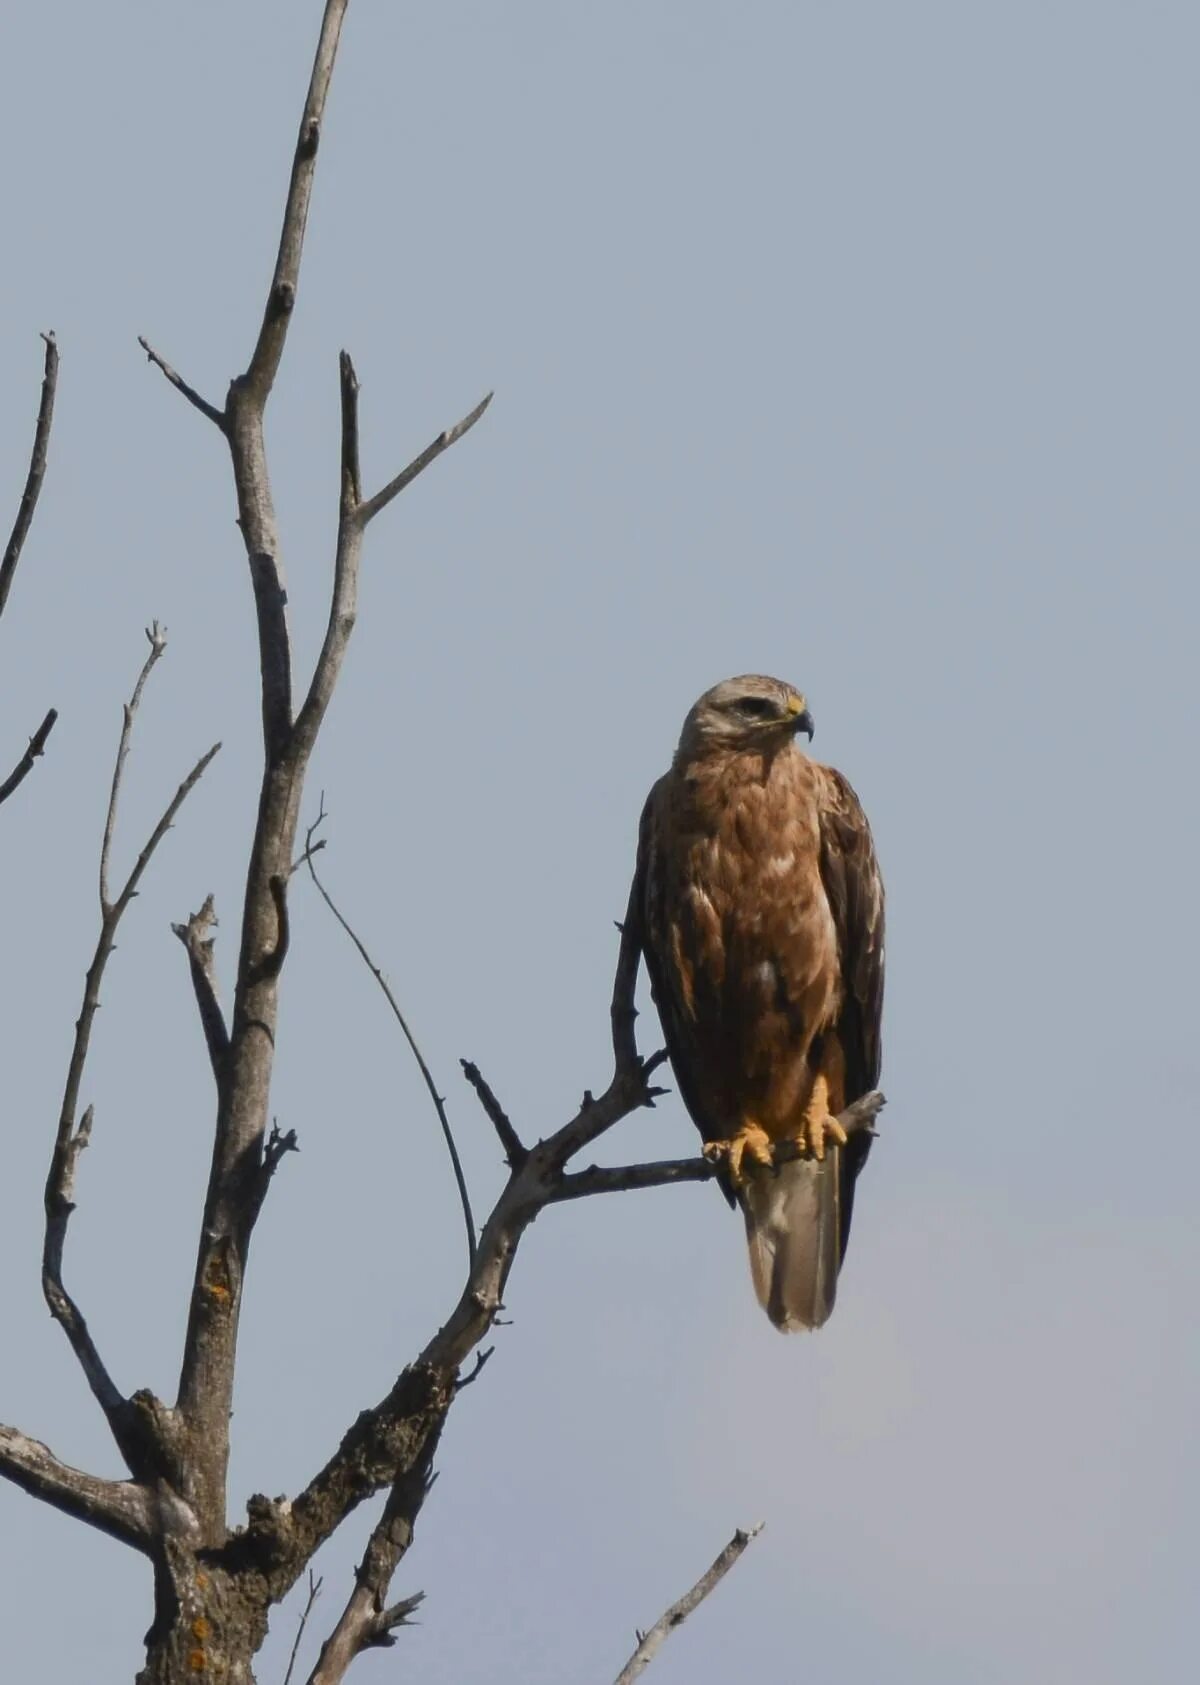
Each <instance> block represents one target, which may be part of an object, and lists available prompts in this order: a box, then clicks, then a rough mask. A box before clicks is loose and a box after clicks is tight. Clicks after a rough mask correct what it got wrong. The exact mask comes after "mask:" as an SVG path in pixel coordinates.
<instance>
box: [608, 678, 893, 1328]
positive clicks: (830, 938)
mask: <svg viewBox="0 0 1200 1685" xmlns="http://www.w3.org/2000/svg"><path fill="white" fill-rule="evenodd" d="M799 731H806V732H807V733H808V736H809V738H810V740H811V737H812V717H811V715H810V714H809V712H808V708H807V706H806V705H805V701H804V698H803V696H801V695H800V694H799V693H798V692H797V691H796V690H794V689H793V688H792V686H791V685H787V684H784V683H782V681H780V680H779V679H769V678H763V677H761V676H760V675H757V674H754V675H749V676H746V677H742V678H737V679H726V680H725V681H724V683H723V684H719V685H716V686H714V688H713V689H712V690H709V691H706V692H705V694H704V695H703V696H702V697H701V698H700V700H699V701H698V702H697V703H696V704H695V706H694V707H693V708H692V709H691V711H690V712H689V714H688V716H687V719H686V720H685V721H684V723H683V733H682V735H681V736H680V739H679V747H678V749H677V750H676V752H675V759H674V761H673V762H672V764H671V769H670V771H669V772H667V773H665V774H664V775H663V777H662V778H660V779H659V780H658V782H657V784H655V786H654V788H653V789H652V790H651V792H650V795H649V798H648V799H647V802H646V806H645V810H644V811H643V814H642V823H641V832H640V836H639V843H638V868H637V873H638V875H637V884H636V887H635V900H634V904H635V907H636V909H637V914H638V919H639V923H640V927H641V937H642V945H643V950H644V953H645V957H646V966H647V969H648V971H649V973H650V981H651V985H652V989H653V994H654V1001H655V1004H656V1006H657V1007H658V1012H659V1016H660V1018H661V1019H662V1025H663V1031H664V1034H665V1036H666V1042H667V1050H668V1052H669V1053H670V1056H671V1065H672V1067H673V1069H674V1072H675V1077H676V1080H677V1081H678V1084H679V1092H680V1094H681V1095H682V1097H683V1101H684V1104H685V1105H686V1106H687V1109H688V1111H689V1112H690V1113H691V1116H692V1120H693V1121H694V1123H695V1124H696V1126H697V1128H698V1129H699V1130H700V1133H701V1135H702V1136H703V1139H704V1143H705V1147H704V1151H705V1153H706V1154H707V1155H708V1156H710V1157H713V1158H718V1159H719V1160H720V1161H721V1172H720V1175H721V1182H722V1186H723V1187H724V1190H725V1193H726V1196H727V1197H728V1198H729V1200H730V1203H731V1204H732V1203H733V1202H734V1200H736V1201H737V1203H738V1204H739V1205H740V1206H741V1208H742V1212H743V1214H744V1216H745V1220H746V1237H747V1240H748V1241H749V1245H750V1266H751V1271H752V1274H753V1276H754V1286H755V1289H756V1291H757V1293H758V1297H759V1300H760V1302H761V1304H762V1305H763V1308H764V1309H765V1310H766V1312H767V1315H768V1316H769V1317H770V1318H771V1321H772V1322H773V1323H774V1324H775V1326H776V1327H777V1328H781V1329H789V1330H790V1329H796V1328H819V1327H820V1326H821V1324H822V1323H823V1322H824V1321H825V1320H826V1318H827V1317H828V1316H829V1313H830V1311H831V1310H832V1309H833V1301H834V1294H835V1292H836V1290H837V1276H838V1270H839V1269H840V1267H841V1262H842V1259H843V1257H844V1256H845V1252H846V1241H847V1237H848V1235H849V1231H850V1211H851V1206H852V1203H853V1199H854V1182H855V1178H856V1177H857V1175H858V1173H859V1171H860V1170H861V1169H862V1167H863V1164H864V1162H865V1160H866V1157H867V1152H868V1150H869V1148H870V1144H871V1142H870V1137H869V1136H868V1135H866V1134H861V1133H855V1134H852V1135H851V1136H850V1137H849V1138H848V1139H847V1136H846V1131H845V1130H844V1129H843V1128H842V1127H841V1126H840V1125H839V1124H838V1122H837V1121H836V1120H837V1114H838V1113H839V1112H840V1111H842V1110H843V1108H844V1107H845V1106H847V1105H848V1104H849V1103H850V1102H851V1101H853V1100H856V1099H859V1098H861V1097H862V1096H863V1095H865V1094H867V1093H868V1092H870V1091H871V1090H872V1089H873V1088H874V1087H875V1085H876V1083H877V1082H878V1080H879V1064H880V1047H879V1021H880V1012H881V1008H882V1003H883V883H882V880H881V878H880V875H879V867H878V864H877V862H876V859H875V849H874V845H873V844H872V841H871V832H870V828H869V827H868V825H867V820H866V815H865V814H864V813H863V810H862V808H861V806H860V805H859V801H858V797H857V796H856V795H855V793H854V791H853V790H852V789H851V788H850V785H849V784H848V783H847V781H846V779H844V778H843V777H842V775H841V773H840V772H836V771H834V769H833V768H832V767H828V766H822V765H820V763H819V762H817V761H813V760H810V759H809V758H808V756H807V755H805V754H803V753H802V752H801V750H800V749H799V747H798V746H797V744H796V741H795V739H796V735H797V733H798V732H799ZM784 1141H788V1142H793V1143H795V1146H794V1147H793V1148H792V1149H790V1150H791V1152H792V1155H793V1156H791V1157H790V1158H789V1159H787V1161H786V1162H781V1163H779V1164H778V1165H776V1164H775V1163H774V1149H775V1146H776V1144H777V1143H779V1142H784ZM797 1149H799V1156H795V1154H796V1151H797Z"/></svg>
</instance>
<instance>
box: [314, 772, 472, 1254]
mask: <svg viewBox="0 0 1200 1685" xmlns="http://www.w3.org/2000/svg"><path fill="white" fill-rule="evenodd" d="M324 819H325V804H324V802H323V801H322V803H321V810H320V812H319V813H318V814H317V817H316V819H315V820H314V821H313V823H312V824H311V825H310V826H309V828H308V832H307V835H306V838H305V846H304V860H305V863H306V865H307V866H308V875H309V876H310V877H311V878H312V881H313V883H314V884H315V885H316V887H317V893H318V894H319V895H320V897H321V899H322V901H324V903H325V905H326V906H327V907H328V908H329V911H330V912H331V913H332V914H333V916H334V918H335V919H336V920H337V922H338V924H339V925H340V926H341V927H342V929H343V930H344V931H345V933H346V935H347V936H348V937H349V938H350V940H351V942H353V944H354V946H355V948H356V949H357V950H358V956H359V958H360V959H361V960H362V962H363V964H364V965H365V966H366V968H367V970H368V971H369V972H370V973H371V976H372V977H373V978H374V979H375V981H376V982H377V983H378V984H379V987H380V989H381V990H382V991H383V998H384V999H385V1000H386V1001H387V1003H388V1006H389V1008H390V1009H391V1013H392V1017H393V1018H394V1019H395V1020H396V1022H397V1024H399V1026H400V1030H401V1033H402V1034H403V1036H404V1039H405V1041H406V1042H407V1043H408V1047H409V1051H410V1053H411V1054H412V1056H413V1058H414V1059H415V1060H416V1062H417V1069H418V1070H419V1071H420V1073H421V1078H422V1081H423V1082H424V1084H425V1087H426V1088H427V1089H428V1091H429V1098H430V1099H431V1100H432V1101H433V1109H434V1111H435V1112H436V1113H437V1119H438V1123H439V1124H440V1125H441V1129H442V1138H443V1139H444V1141H445V1143H446V1151H447V1152H448V1153H449V1155H450V1164H451V1166H452V1168H453V1170H454V1181H455V1184H456V1186H457V1188H458V1201H459V1204H460V1205H461V1206H462V1215H463V1226H464V1228H465V1229H466V1231H467V1260H468V1268H470V1267H471V1266H472V1265H473V1264H474V1262H475V1245H476V1240H475V1216H474V1213H473V1212H472V1210H471V1196H470V1194H469V1193H468V1192H467V1178H466V1176H465V1175H464V1174H463V1167H462V1160H461V1159H460V1158H459V1156H458V1146H457V1144H456V1142H455V1140H454V1131H453V1130H452V1129H451V1127H450V1119H449V1117H448V1116H447V1115H446V1101H445V1098H444V1096H443V1095H441V1094H439V1093H438V1088H437V1084H436V1083H435V1082H434V1080H433V1073H432V1072H431V1071H430V1069H429V1066H428V1065H427V1064H426V1063H425V1056H424V1054H423V1053H422V1052H421V1049H420V1047H419V1046H418V1045H417V1039H416V1037H415V1036H414V1035H413V1033H412V1030H411V1029H410V1028H409V1025H408V1020H407V1018H405V1016H404V1014H403V1012H401V1010H400V1005H399V1002H398V1001H397V999H396V997H395V995H394V994H393V993H392V989H391V985H390V984H389V983H388V980H387V978H386V977H385V976H384V975H383V972H382V971H381V970H380V968H379V967H378V966H377V965H376V964H375V961H374V960H373V959H372V958H371V956H370V954H369V953H368V952H367V950H366V947H365V946H364V944H363V942H362V939H361V937H360V936H359V935H358V933H357V932H356V931H355V930H354V928H353V926H352V925H351V924H350V922H349V920H348V919H347V918H346V917H345V915H344V914H343V913H342V911H341V910H340V908H339V907H338V906H337V904H336V902H335V901H334V899H333V897H332V896H331V895H330V893H329V891H328V890H327V889H326V888H325V885H324V884H323V883H322V882H321V880H320V878H319V877H318V876H317V868H316V867H315V866H314V865H313V854H314V853H315V849H314V847H313V837H314V835H315V833H316V829H317V826H318V825H320V824H321V823H322V822H323V821H324Z"/></svg>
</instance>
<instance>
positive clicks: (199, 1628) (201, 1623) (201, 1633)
mask: <svg viewBox="0 0 1200 1685" xmlns="http://www.w3.org/2000/svg"><path fill="white" fill-rule="evenodd" d="M208 1630H209V1628H208V1622H207V1621H206V1620H205V1619H204V1616H203V1615H197V1617H196V1619H195V1620H194V1621H193V1622H192V1637H193V1638H194V1639H195V1640H196V1641H197V1643H199V1644H203V1643H204V1640H205V1639H206V1638H207V1637H208Z"/></svg>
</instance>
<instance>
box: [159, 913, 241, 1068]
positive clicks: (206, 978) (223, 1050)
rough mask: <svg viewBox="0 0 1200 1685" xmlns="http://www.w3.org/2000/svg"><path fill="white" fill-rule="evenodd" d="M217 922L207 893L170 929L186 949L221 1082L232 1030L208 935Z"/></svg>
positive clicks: (208, 1044) (207, 1040)
mask: <svg viewBox="0 0 1200 1685" xmlns="http://www.w3.org/2000/svg"><path fill="white" fill-rule="evenodd" d="M216 923H217V915H216V911H215V909H214V907H213V898H212V896H211V895H206V896H205V898H204V904H203V906H202V907H201V908H200V911H199V912H197V913H193V914H192V915H191V917H190V918H189V919H188V921H187V923H186V924H173V925H172V926H171V929H172V930H173V931H174V932H175V934H176V936H178V938H179V940H180V941H181V942H182V943H183V945H184V948H185V949H186V950H187V957H188V969H189V971H190V972H191V977H192V991H193V993H194V994H195V996H196V1005H197V1007H198V1008H199V1012H200V1026H201V1028H202V1029H203V1031H204V1042H205V1046H206V1047H207V1048H208V1059H209V1063H210V1064H211V1066H212V1072H213V1076H214V1077H215V1078H216V1080H217V1084H218V1086H219V1085H220V1083H221V1081H222V1079H223V1077H224V1074H225V1061H226V1059H227V1058H228V1057H229V1031H228V1029H227V1028H226V1027H225V1018H224V1014H223V1013H222V1011H221V1003H220V1001H219V1000H218V999H217V977H216V967H215V964H214V961H213V939H212V937H211V936H210V935H209V934H208V933H209V931H210V930H213V929H215V927H216Z"/></svg>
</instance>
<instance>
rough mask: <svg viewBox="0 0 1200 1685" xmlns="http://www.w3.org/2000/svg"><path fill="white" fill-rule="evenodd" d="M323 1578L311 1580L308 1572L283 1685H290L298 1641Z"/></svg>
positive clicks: (310, 1571) (310, 1574)
mask: <svg viewBox="0 0 1200 1685" xmlns="http://www.w3.org/2000/svg"><path fill="white" fill-rule="evenodd" d="M324 1583H325V1582H324V1577H323V1576H322V1578H320V1579H314V1578H313V1571H312V1569H311V1568H310V1569H309V1570H308V1602H307V1603H306V1604H305V1605H304V1613H303V1614H302V1615H301V1617H300V1625H299V1626H298V1627H297V1628H296V1642H295V1643H294V1644H293V1645H292V1653H291V1656H290V1657H289V1658H288V1665H287V1672H286V1673H285V1674H284V1676H283V1685H292V1669H293V1668H294V1667H295V1665H296V1655H297V1652H298V1651H299V1649H300V1640H301V1639H302V1638H303V1637H304V1629H305V1627H306V1626H307V1625H308V1617H309V1616H310V1615H311V1614H312V1606H313V1604H314V1603H315V1602H316V1601H317V1598H318V1597H319V1596H320V1595H321V1587H322V1585H323V1584H324Z"/></svg>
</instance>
